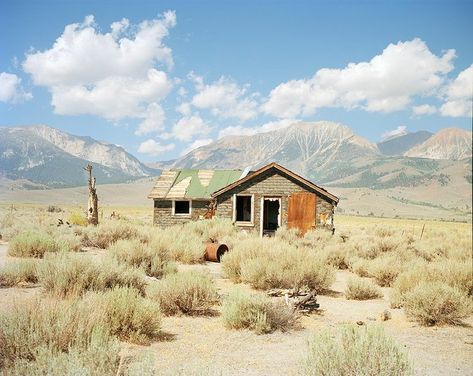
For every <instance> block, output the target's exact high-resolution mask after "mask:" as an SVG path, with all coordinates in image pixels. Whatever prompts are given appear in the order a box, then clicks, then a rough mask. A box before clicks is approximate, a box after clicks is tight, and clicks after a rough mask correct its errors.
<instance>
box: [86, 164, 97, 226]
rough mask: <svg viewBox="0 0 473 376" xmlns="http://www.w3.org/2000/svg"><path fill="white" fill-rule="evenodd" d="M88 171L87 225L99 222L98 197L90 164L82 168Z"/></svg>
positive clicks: (95, 224)
mask: <svg viewBox="0 0 473 376" xmlns="http://www.w3.org/2000/svg"><path fill="white" fill-rule="evenodd" d="M84 170H86V171H87V172H88V173H89V202H88V204H87V222H88V223H89V225H94V226H97V225H98V224H99V211H98V205H99V204H98V201H99V199H98V197H97V188H96V187H95V178H94V177H93V176H92V166H91V165H90V164H88V165H87V167H85V168H84Z"/></svg>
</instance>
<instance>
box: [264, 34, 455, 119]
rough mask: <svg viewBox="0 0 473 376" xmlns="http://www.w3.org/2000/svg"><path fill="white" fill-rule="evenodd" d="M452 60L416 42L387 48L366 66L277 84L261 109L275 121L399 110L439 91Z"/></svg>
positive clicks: (351, 66) (449, 53)
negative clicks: (339, 111)
mask: <svg viewBox="0 0 473 376" xmlns="http://www.w3.org/2000/svg"><path fill="white" fill-rule="evenodd" d="M454 57H455V51H454V50H448V51H447V52H445V53H444V54H443V55H441V56H437V55H435V54H433V53H432V52H431V51H430V50H429V48H428V47H427V45H426V44H425V42H423V41H422V40H420V39H418V38H416V39H413V40H411V41H406V42H399V43H397V44H390V45H388V46H387V47H386V48H385V49H384V50H383V52H382V53H381V54H380V55H377V56H375V57H373V58H372V59H371V60H370V61H368V62H360V63H350V64H348V65H347V66H346V67H345V68H343V69H329V68H323V69H320V70H318V71H317V72H316V73H315V74H314V76H312V77H311V78H308V79H301V80H292V81H289V82H285V83H282V84H280V85H279V86H277V87H276V88H274V89H273V90H272V91H271V93H270V95H269V97H268V99H267V101H266V102H265V103H264V104H263V106H262V109H263V111H264V112H266V113H268V114H271V115H274V116H278V117H294V116H298V115H310V114H313V113H314V112H315V110H316V109H317V108H321V107H343V108H345V109H353V108H362V109H364V110H366V111H377V112H391V111H397V110H402V109H404V108H405V107H406V106H407V105H408V104H409V102H410V100H411V97H412V96H414V95H420V94H422V95H424V94H425V95H427V94H430V93H432V91H434V90H435V89H437V88H439V87H440V86H441V85H442V83H443V82H444V80H445V75H446V74H447V73H448V72H450V71H451V70H452V69H453V64H452V60H453V59H454Z"/></svg>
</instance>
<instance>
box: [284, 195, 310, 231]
mask: <svg viewBox="0 0 473 376" xmlns="http://www.w3.org/2000/svg"><path fill="white" fill-rule="evenodd" d="M316 205H317V196H316V195H315V194H314V193H310V192H296V193H293V194H291V195H290V196H289V202H288V207H287V227H288V228H297V229H299V232H300V233H301V235H304V234H305V233H306V232H307V231H308V230H310V229H313V228H315V208H316Z"/></svg>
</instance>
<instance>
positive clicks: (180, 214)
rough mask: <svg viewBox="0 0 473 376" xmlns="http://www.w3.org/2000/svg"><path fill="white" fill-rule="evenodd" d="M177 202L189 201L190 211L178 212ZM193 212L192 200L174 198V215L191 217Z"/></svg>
mask: <svg viewBox="0 0 473 376" xmlns="http://www.w3.org/2000/svg"><path fill="white" fill-rule="evenodd" d="M176 202H188V203H189V211H188V212H187V213H176ZM191 214H192V200H172V215H174V216H177V217H190V216H191Z"/></svg>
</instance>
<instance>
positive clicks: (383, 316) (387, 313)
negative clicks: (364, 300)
mask: <svg viewBox="0 0 473 376" xmlns="http://www.w3.org/2000/svg"><path fill="white" fill-rule="evenodd" d="M390 319H391V312H390V311H388V310H387V309H386V310H384V311H383V312H381V313H380V314H379V316H378V320H379V321H388V320H390Z"/></svg>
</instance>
